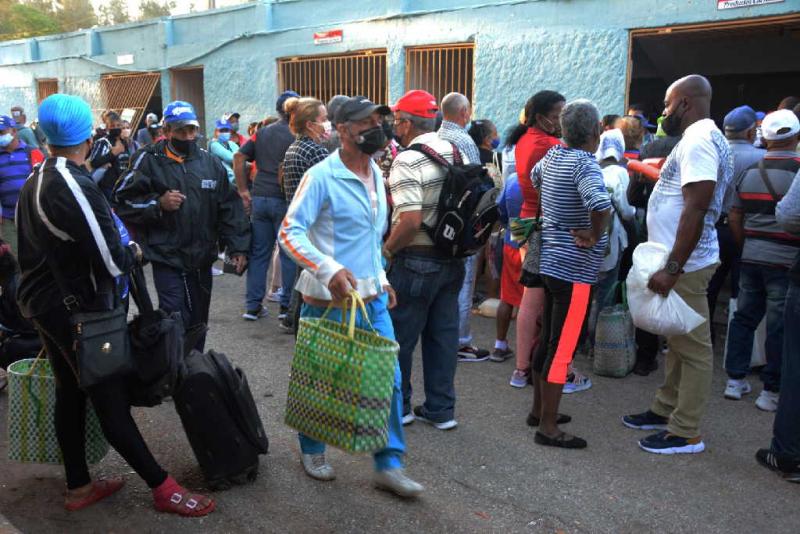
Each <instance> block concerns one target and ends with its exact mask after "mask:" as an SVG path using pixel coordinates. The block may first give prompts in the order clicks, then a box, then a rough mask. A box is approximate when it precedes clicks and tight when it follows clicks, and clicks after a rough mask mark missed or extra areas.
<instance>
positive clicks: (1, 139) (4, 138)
mask: <svg viewBox="0 0 800 534" xmlns="http://www.w3.org/2000/svg"><path fill="white" fill-rule="evenodd" d="M13 140H14V134H12V133H10V132H9V133H7V134H5V135H0V147H3V148H5V147H7V146H8V145H10V144H11V142H12V141H13Z"/></svg>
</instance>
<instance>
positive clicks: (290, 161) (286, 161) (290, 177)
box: [283, 135, 328, 203]
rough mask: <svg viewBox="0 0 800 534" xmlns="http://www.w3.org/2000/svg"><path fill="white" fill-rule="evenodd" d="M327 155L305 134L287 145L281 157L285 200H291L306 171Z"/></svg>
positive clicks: (324, 150)
mask: <svg viewBox="0 0 800 534" xmlns="http://www.w3.org/2000/svg"><path fill="white" fill-rule="evenodd" d="M327 157H328V150H327V149H326V148H325V147H323V146H322V145H320V144H318V143H316V142H314V141H313V140H312V139H311V138H310V137H308V136H305V135H301V136H299V137H298V138H297V139H296V140H295V142H294V143H292V144H291V145H290V146H289V149H288V150H287V151H286V156H285V157H284V158H283V192H284V193H285V194H286V201H287V202H289V203H291V202H292V199H293V198H294V193H295V191H297V186H298V185H300V180H302V179H303V175H304V174H305V173H306V171H307V170H308V169H310V168H311V167H313V166H314V165H316V164H317V163H319V162H320V161H322V160H324V159H325V158H327Z"/></svg>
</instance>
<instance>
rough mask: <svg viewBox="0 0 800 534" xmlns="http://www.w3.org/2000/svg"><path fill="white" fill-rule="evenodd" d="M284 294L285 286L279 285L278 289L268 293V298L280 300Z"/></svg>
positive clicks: (269, 299)
mask: <svg viewBox="0 0 800 534" xmlns="http://www.w3.org/2000/svg"><path fill="white" fill-rule="evenodd" d="M282 296H283V288H282V287H279V288H278V289H276V290H275V291H272V292H271V293H269V294H268V295H267V300H268V301H269V302H280V301H281V297H282Z"/></svg>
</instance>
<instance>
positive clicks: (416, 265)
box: [388, 253, 464, 422]
mask: <svg viewBox="0 0 800 534" xmlns="http://www.w3.org/2000/svg"><path fill="white" fill-rule="evenodd" d="M388 276H389V283H390V284H391V285H392V287H393V288H394V290H395V292H396V293H397V306H396V307H395V308H394V309H393V310H390V314H391V316H392V323H393V324H394V329H395V336H396V337H397V342H398V343H399V344H400V355H399V359H400V371H401V373H402V379H403V381H402V385H403V414H407V413H409V412H410V411H411V362H412V359H413V356H414V349H415V348H416V346H417V342H418V341H419V340H420V337H421V338H422V372H423V379H424V384H425V403H424V404H423V406H422V410H423V412H424V415H425V417H427V418H429V419H430V420H432V421H436V422H444V421H449V420H451V419H453V417H454V414H455V404H456V392H455V385H454V381H455V376H456V364H457V363H458V356H457V352H458V324H459V323H458V293H459V291H460V290H461V285H462V284H463V282H464V262H463V260H460V259H446V258H439V257H435V256H422V255H411V254H403V253H401V254H399V255H398V256H397V257H396V258H395V260H394V261H393V263H392V266H391V269H390V271H389V274H388Z"/></svg>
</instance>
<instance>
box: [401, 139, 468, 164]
mask: <svg viewBox="0 0 800 534" xmlns="http://www.w3.org/2000/svg"><path fill="white" fill-rule="evenodd" d="M453 149H454V150H456V149H455V147H453ZM407 150H413V151H415V152H421V153H423V154H425V156H427V158H428V159H429V160H431V161H433V162H434V163H438V164H439V165H442V166H443V167H445V168H448V169H449V168H450V162H448V161H447V160H446V159H444V156H442V155H441V154H439V153H438V152H436V151H435V150H434V149H432V148H431V147H429V146H428V145H423V144H422V143H415V144H413V145H411V146H410V147H408V148H407ZM455 154H456V152H455V151H454V152H453V155H454V159H455ZM459 159H460V155H459Z"/></svg>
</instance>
